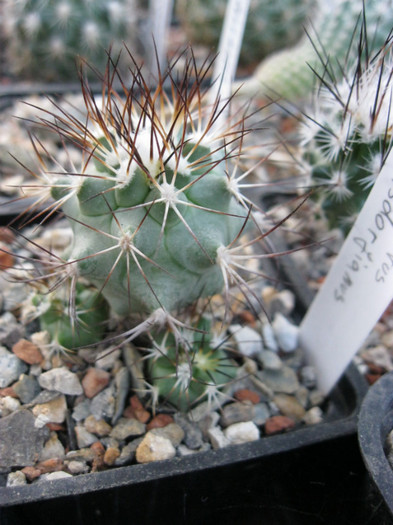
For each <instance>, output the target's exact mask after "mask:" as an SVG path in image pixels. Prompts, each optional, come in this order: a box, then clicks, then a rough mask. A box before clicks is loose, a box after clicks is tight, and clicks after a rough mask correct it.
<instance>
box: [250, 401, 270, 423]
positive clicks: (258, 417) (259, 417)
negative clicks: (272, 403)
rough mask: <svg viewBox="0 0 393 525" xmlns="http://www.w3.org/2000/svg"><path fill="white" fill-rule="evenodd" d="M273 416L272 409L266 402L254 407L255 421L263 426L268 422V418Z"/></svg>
mask: <svg viewBox="0 0 393 525" xmlns="http://www.w3.org/2000/svg"><path fill="white" fill-rule="evenodd" d="M270 416H271V411H270V410H269V407H268V406H267V404H266V403H258V404H257V405H255V407H254V417H253V419H252V420H253V422H254V423H255V424H256V425H257V426H258V427H260V426H262V425H264V424H265V423H266V420H267V419H268V418H269V417H270Z"/></svg>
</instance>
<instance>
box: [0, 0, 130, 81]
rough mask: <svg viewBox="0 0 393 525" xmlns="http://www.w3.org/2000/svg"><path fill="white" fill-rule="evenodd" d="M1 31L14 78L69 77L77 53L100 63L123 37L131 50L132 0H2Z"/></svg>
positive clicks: (116, 51) (71, 73)
mask: <svg viewBox="0 0 393 525" xmlns="http://www.w3.org/2000/svg"><path fill="white" fill-rule="evenodd" d="M3 9H4V16H3V20H4V23H3V25H4V34H5V36H6V59H7V67H8V68H9V70H10V72H11V73H13V74H15V75H16V76H17V77H19V78H28V79H37V78H38V79H39V80H40V81H41V80H43V79H45V80H47V81H59V80H64V79H68V80H70V79H73V78H74V76H75V61H76V59H77V57H82V58H83V59H84V60H88V61H89V62H91V63H92V64H94V65H95V67H98V68H102V67H103V66H104V65H105V62H106V58H107V57H106V53H105V49H106V48H109V47H110V46H112V52H113V56H114V58H115V57H116V55H117V54H118V53H119V51H120V49H121V47H122V42H123V41H126V42H127V43H128V46H129V47H130V48H132V49H134V50H135V48H136V34H137V24H138V17H140V14H139V8H138V5H137V1H136V0H135V1H134V0H94V1H92V0H45V1H43V0H17V1H15V0H5V2H4V7H3Z"/></svg>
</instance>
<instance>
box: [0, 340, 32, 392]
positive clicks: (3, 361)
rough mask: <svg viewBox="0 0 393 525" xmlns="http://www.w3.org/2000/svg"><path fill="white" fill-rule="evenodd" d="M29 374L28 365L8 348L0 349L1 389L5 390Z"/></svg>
mask: <svg viewBox="0 0 393 525" xmlns="http://www.w3.org/2000/svg"><path fill="white" fill-rule="evenodd" d="M25 372H27V365H26V363H24V362H23V361H21V360H20V359H19V357H17V356H16V355H15V354H13V353H11V352H9V351H8V350H7V349H6V348H4V347H0V388H5V387H6V386H9V385H10V384H12V383H14V382H15V381H17V379H18V378H19V376H20V375H21V374H24V373H25Z"/></svg>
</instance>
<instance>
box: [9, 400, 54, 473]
mask: <svg viewBox="0 0 393 525" xmlns="http://www.w3.org/2000/svg"><path fill="white" fill-rule="evenodd" d="M34 422H35V418H34V416H33V414H32V413H31V412H30V411H29V410H26V409H21V410H18V411H16V412H13V413H12V414H10V415H9V416H6V417H3V418H1V419H0V468H8V467H25V466H26V465H33V464H34V463H35V461H37V459H38V457H39V454H40V452H41V450H42V447H43V444H44V442H45V441H46V439H47V438H48V436H49V431H48V429H47V428H40V429H37V428H36V427H35V426H34Z"/></svg>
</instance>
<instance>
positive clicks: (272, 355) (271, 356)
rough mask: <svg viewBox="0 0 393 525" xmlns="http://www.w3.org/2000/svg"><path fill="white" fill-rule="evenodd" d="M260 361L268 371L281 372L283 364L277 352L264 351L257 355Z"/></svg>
mask: <svg viewBox="0 0 393 525" xmlns="http://www.w3.org/2000/svg"><path fill="white" fill-rule="evenodd" d="M257 358H258V360H259V361H260V362H261V364H262V366H263V368H266V369H268V370H280V368H282V366H283V363H282V360H281V359H280V358H279V357H278V355H277V354H276V352H273V351H272V350H262V351H261V352H259V354H258V355H257Z"/></svg>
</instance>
